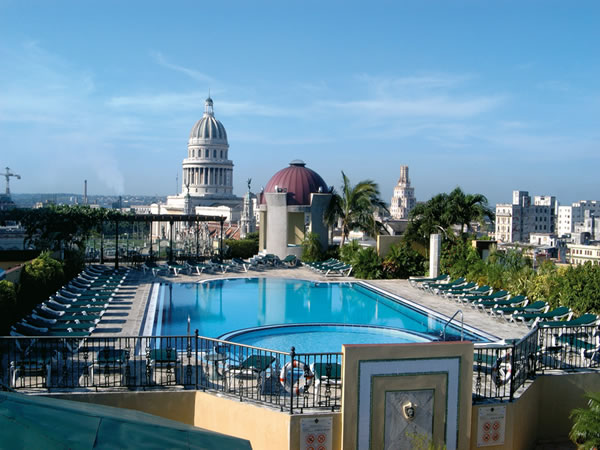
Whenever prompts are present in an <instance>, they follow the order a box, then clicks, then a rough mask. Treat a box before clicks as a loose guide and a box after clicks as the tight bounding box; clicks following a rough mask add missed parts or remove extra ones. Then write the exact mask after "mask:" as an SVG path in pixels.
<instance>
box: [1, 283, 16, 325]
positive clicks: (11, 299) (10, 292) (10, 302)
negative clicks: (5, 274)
mask: <svg viewBox="0 0 600 450" xmlns="http://www.w3.org/2000/svg"><path fill="white" fill-rule="evenodd" d="M16 313H17V290H16V289H15V285H14V284H13V283H11V282H10V281H6V280H2V281H0V336H7V335H8V332H9V329H10V326H11V325H12V324H13V323H14V322H15V318H16Z"/></svg>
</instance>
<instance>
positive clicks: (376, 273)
mask: <svg viewBox="0 0 600 450" xmlns="http://www.w3.org/2000/svg"><path fill="white" fill-rule="evenodd" d="M351 264H352V271H353V273H354V276H355V277H357V278H364V279H367V280H376V279H379V278H382V277H383V266H382V264H381V258H380V257H379V255H377V251H376V250H375V249H374V248H372V247H367V248H363V249H360V250H359V251H358V252H357V253H356V256H355V257H354V259H353V260H352V263H351Z"/></svg>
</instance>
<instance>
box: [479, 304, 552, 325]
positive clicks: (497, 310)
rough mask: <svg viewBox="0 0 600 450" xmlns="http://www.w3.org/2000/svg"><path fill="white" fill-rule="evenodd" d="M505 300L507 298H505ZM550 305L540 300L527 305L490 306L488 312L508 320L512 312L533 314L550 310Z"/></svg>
mask: <svg viewBox="0 0 600 450" xmlns="http://www.w3.org/2000/svg"><path fill="white" fill-rule="evenodd" d="M504 301H505V300H504ZM548 309H550V305H549V304H548V303H546V302H545V301H543V300H538V301H537V302H533V303H531V304H529V305H525V306H500V307H494V308H490V309H489V310H488V312H489V313H490V314H491V315H492V316H496V317H502V318H503V319H505V320H506V321H508V320H510V316H511V315H512V314H531V313H544V312H548Z"/></svg>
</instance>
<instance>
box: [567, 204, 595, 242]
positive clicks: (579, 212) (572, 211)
mask: <svg viewBox="0 0 600 450" xmlns="http://www.w3.org/2000/svg"><path fill="white" fill-rule="evenodd" d="M586 211H588V214H590V215H593V216H595V217H600V201H597V200H581V201H579V202H574V203H573V204H571V205H570V206H566V205H565V206H559V207H558V218H557V234H558V235H559V236H564V235H566V234H571V233H573V232H575V226H576V224H578V223H582V222H583V221H584V218H585V214H586Z"/></svg>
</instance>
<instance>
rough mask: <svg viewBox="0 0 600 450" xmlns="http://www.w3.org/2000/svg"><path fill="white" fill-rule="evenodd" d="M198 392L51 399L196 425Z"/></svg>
mask: <svg viewBox="0 0 600 450" xmlns="http://www.w3.org/2000/svg"><path fill="white" fill-rule="evenodd" d="M195 394H196V392H194V391H160V392H159V391H157V392H102V393H95V392H90V393H74V394H53V395H49V397H53V398H61V399H64V400H74V401H78V402H86V403H95V404H98V405H106V406H115V407H117V408H126V409H134V410H136V411H142V412H145V413H148V414H154V415H156V416H160V417H164V418H166V419H171V420H177V421H178V422H183V423H186V424H188V425H194V415H195V408H194V404H195V402H196V395H195Z"/></svg>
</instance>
